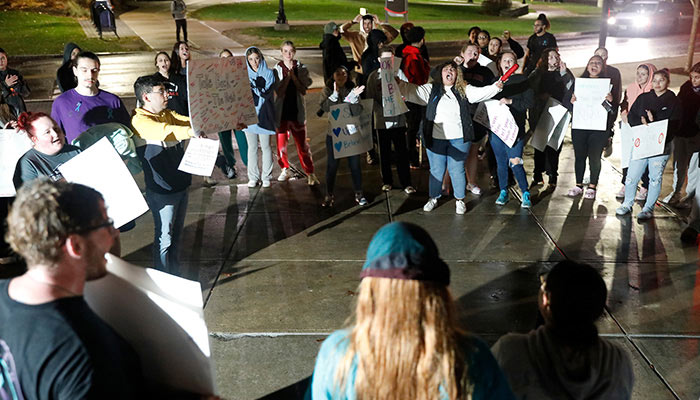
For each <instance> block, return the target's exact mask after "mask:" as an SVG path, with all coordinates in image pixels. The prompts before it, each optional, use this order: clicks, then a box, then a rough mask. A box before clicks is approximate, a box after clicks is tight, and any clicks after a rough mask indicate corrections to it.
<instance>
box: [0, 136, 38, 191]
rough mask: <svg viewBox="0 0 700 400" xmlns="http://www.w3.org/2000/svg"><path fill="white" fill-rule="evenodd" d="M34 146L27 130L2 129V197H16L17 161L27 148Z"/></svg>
mask: <svg viewBox="0 0 700 400" xmlns="http://www.w3.org/2000/svg"><path fill="white" fill-rule="evenodd" d="M31 148H32V141H31V140H30V139H29V137H28V136H27V134H26V133H25V132H17V131H15V130H14V129H0V197H14V196H15V194H17V193H16V192H15V184H14V183H13V182H12V178H13V177H14V175H15V167H16V166H17V161H18V160H19V159H20V158H22V156H23V155H24V153H26V152H27V150H29V149H31Z"/></svg>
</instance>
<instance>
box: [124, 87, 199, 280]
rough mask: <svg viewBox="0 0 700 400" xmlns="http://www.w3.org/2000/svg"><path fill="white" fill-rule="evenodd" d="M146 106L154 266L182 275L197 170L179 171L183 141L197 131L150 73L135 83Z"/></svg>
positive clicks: (141, 111)
mask: <svg viewBox="0 0 700 400" xmlns="http://www.w3.org/2000/svg"><path fill="white" fill-rule="evenodd" d="M134 94H135V95H136V98H138V99H139V101H140V102H141V104H143V106H142V107H139V108H137V109H135V110H134V116H133V118H132V119H131V124H132V126H133V128H134V144H135V145H136V153H137V154H138V156H139V159H140V160H141V165H142V166H143V174H144V180H145V182H146V201H147V202H148V207H149V208H150V209H151V213H153V224H154V225H155V234H154V238H153V266H154V267H155V268H156V269H159V270H161V271H164V272H168V273H171V274H177V273H178V272H179V270H180V258H179V250H180V237H181V234H182V230H183V229H184V226H185V215H186V213H187V200H188V194H187V189H188V188H189V187H190V184H191V183H192V175H190V174H188V173H186V172H182V171H180V170H178V166H179V165H180V162H181V161H182V157H183V156H184V155H185V147H184V146H183V144H182V140H186V139H189V138H191V137H194V136H195V133H194V131H193V130H192V128H191V127H190V118H189V117H185V116H183V115H180V114H178V113H176V112H174V111H172V110H169V109H167V108H166V107H167V104H168V103H167V101H168V93H167V92H166V90H165V85H163V81H162V79H159V78H158V77H155V76H152V75H148V76H142V77H140V78H139V79H137V80H136V83H134Z"/></svg>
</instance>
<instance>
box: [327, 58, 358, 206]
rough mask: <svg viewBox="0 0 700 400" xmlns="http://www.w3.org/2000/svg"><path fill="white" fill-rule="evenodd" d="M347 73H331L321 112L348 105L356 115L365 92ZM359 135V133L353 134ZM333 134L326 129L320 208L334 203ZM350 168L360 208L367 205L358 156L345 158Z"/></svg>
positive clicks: (340, 69) (343, 69) (342, 70)
mask: <svg viewBox="0 0 700 400" xmlns="http://www.w3.org/2000/svg"><path fill="white" fill-rule="evenodd" d="M349 74H350V73H349V71H348V69H347V68H346V67H345V66H342V65H341V66H340V67H338V68H337V69H336V70H335V72H334V73H333V79H332V80H329V81H328V82H326V87H324V88H323V93H322V94H321V104H320V107H321V110H323V111H324V112H326V113H328V112H330V108H331V106H332V105H335V104H342V103H349V104H352V105H353V106H352V107H351V110H352V111H353V114H358V113H359V112H360V111H361V109H362V106H361V105H360V104H357V103H358V102H359V100H360V94H362V92H363V91H364V90H365V87H364V86H358V87H355V83H353V81H352V80H351V79H350V77H349ZM355 134H356V135H359V134H360V133H359V132H357V133H355ZM331 135H333V132H332V130H331V129H328V134H327V135H326V155H327V157H328V162H327V164H326V197H325V198H324V199H323V203H321V207H332V206H333V204H334V203H335V195H334V193H333V191H334V189H335V177H336V174H337V173H338V166H339V162H338V160H337V159H336V158H335V156H334V153H333V138H332V136H331ZM346 158H347V159H348V165H349V166H350V175H351V176H352V188H353V189H354V190H355V202H356V203H357V204H358V205H360V206H366V205H367V204H368V202H367V199H366V198H365V196H364V194H362V170H361V169H360V156H359V155H354V156H349V157H346Z"/></svg>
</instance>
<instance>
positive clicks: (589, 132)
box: [566, 56, 615, 199]
mask: <svg viewBox="0 0 700 400" xmlns="http://www.w3.org/2000/svg"><path fill="white" fill-rule="evenodd" d="M604 66H605V63H604V62H603V59H602V58H601V57H600V56H593V57H591V58H590V60H588V65H586V70H585V71H584V72H583V74H581V78H606V76H605V75H604V73H603V67H604ZM575 85H576V82H575V81H574V86H575ZM604 101H607V102H612V101H613V95H612V93H608V94H607V95H606V96H605V97H604V98H601V99H600V102H601V103H602V102H604ZM575 102H576V95H575V94H574V95H572V97H571V103H572V104H574V103H575ZM575 108H576V104H574V109H575ZM613 114H614V113H613V108H612V106H611V107H610V109H609V111H608V114H607V121H606V125H605V126H606V129H605V130H594V129H571V142H572V143H573V145H574V157H575V161H574V168H575V172H576V186H574V187H573V188H571V189H569V192H568V193H567V194H566V195H567V196H569V197H576V196H580V195H581V194H583V198H584V199H595V195H596V187H597V186H598V178H599V177H600V157H601V155H602V154H603V148H605V146H606V145H607V144H608V138H610V136H611V131H612V127H613V124H614V123H615V119H614V118H613ZM586 159H588V166H589V168H590V181H589V183H588V187H587V188H586V191H585V193H584V191H583V175H584V173H585V172H586Z"/></svg>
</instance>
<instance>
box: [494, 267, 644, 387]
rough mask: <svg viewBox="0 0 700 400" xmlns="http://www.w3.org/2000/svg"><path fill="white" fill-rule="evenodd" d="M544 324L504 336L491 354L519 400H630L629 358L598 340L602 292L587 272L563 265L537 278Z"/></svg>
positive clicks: (590, 271) (601, 285) (599, 281)
mask: <svg viewBox="0 0 700 400" xmlns="http://www.w3.org/2000/svg"><path fill="white" fill-rule="evenodd" d="M541 278H542V279H541V286H540V291H539V294H538V296H537V304H538V306H539V310H540V313H541V314H542V316H543V317H544V321H545V323H544V325H542V326H540V327H539V328H537V329H535V330H533V331H530V332H528V333H525V334H520V333H509V334H507V335H505V336H503V337H501V338H500V339H499V340H498V341H497V342H496V344H494V345H493V347H492V348H491V351H493V355H494V356H495V357H496V360H497V361H498V364H499V365H500V366H501V368H502V369H503V373H504V374H505V375H506V376H507V377H508V381H509V382H510V385H511V387H512V388H513V392H515V395H516V397H517V398H518V399H523V400H525V399H538V400H547V399H552V400H554V399H557V400H558V399H591V400H593V399H630V398H631V396H632V385H633V382H634V371H633V368H632V362H631V360H630V357H629V355H628V354H627V352H626V351H625V350H623V349H622V348H621V347H619V346H618V345H616V344H614V343H612V342H611V341H608V340H606V339H603V338H601V337H599V336H598V329H597V328H596V325H595V321H596V320H597V319H598V318H599V317H600V316H601V315H602V314H603V309H604V307H605V301H606V297H607V289H606V287H605V282H603V278H601V277H600V274H598V272H597V271H596V270H595V269H593V268H592V267H590V266H588V265H584V264H579V263H575V262H572V261H562V262H560V263H558V264H557V265H555V266H554V267H553V268H552V270H551V271H550V272H549V274H547V275H546V277H545V276H542V277H541Z"/></svg>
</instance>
